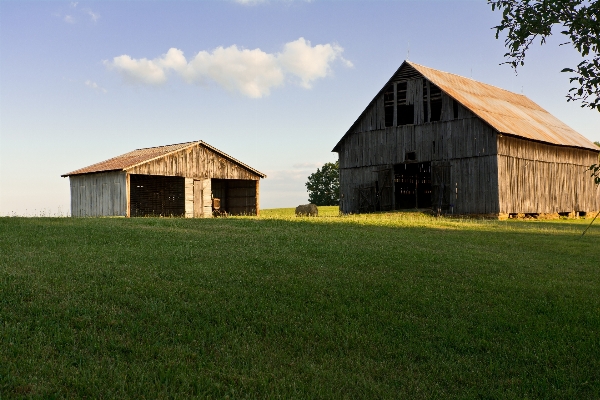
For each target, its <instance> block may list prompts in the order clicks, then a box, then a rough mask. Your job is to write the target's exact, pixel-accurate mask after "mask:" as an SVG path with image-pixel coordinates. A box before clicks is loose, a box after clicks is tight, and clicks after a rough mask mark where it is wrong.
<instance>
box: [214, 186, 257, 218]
mask: <svg viewBox="0 0 600 400" xmlns="http://www.w3.org/2000/svg"><path fill="white" fill-rule="evenodd" d="M211 190H212V198H213V200H214V199H219V203H220V204H219V207H220V210H221V212H226V213H227V214H228V215H256V181H253V180H245V179H211Z"/></svg>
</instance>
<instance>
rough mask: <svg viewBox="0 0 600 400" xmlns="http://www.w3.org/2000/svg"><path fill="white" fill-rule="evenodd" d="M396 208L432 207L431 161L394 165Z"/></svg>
mask: <svg viewBox="0 0 600 400" xmlns="http://www.w3.org/2000/svg"><path fill="white" fill-rule="evenodd" d="M394 193H395V204H396V210H401V209H407V208H430V207H431V163H430V162H422V163H404V164H396V165H394Z"/></svg>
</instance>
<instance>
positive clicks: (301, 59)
mask: <svg viewBox="0 0 600 400" xmlns="http://www.w3.org/2000/svg"><path fill="white" fill-rule="evenodd" d="M343 51H344V49H343V48H342V47H340V46H339V45H337V44H319V45H315V46H311V44H310V42H309V41H308V40H305V39H304V38H299V39H298V40H295V41H293V42H289V43H286V44H285V45H284V48H283V52H281V53H274V54H270V53H266V52H264V51H262V50H261V49H253V50H248V49H240V48H238V47H237V46H236V45H233V46H229V47H225V48H224V47H217V48H216V49H214V50H213V51H212V52H208V51H201V52H199V53H198V54H196V55H195V56H194V57H193V58H191V59H190V60H189V61H188V60H187V59H186V57H185V56H184V55H183V51H181V50H179V49H176V48H171V49H169V51H167V53H166V54H163V55H162V56H161V57H158V58H155V59H153V60H148V59H146V58H141V59H134V58H131V57H130V56H128V55H121V56H118V57H115V58H113V60H112V61H105V64H106V65H107V66H108V67H109V68H111V69H114V70H116V71H117V72H119V73H120V74H121V75H122V76H123V78H124V79H125V80H127V81H128V82H131V83H142V84H150V85H159V84H163V83H165V82H166V81H167V78H168V74H169V73H170V72H172V71H173V72H175V73H177V74H178V75H179V76H181V78H182V79H183V80H184V81H185V82H187V83H197V84H206V83H207V82H209V81H212V82H215V83H217V84H218V85H219V86H221V87H223V88H225V89H227V90H229V91H238V92H240V93H242V94H244V95H246V96H248V97H252V98H260V97H263V96H268V95H269V94H270V92H271V89H272V88H275V87H278V86H281V85H283V84H284V83H285V77H286V75H287V76H292V77H295V78H294V79H299V83H300V85H301V86H302V87H304V88H307V89H309V88H311V87H312V84H313V82H314V81H315V80H317V79H321V78H324V77H326V76H328V75H330V74H331V71H332V64H333V62H334V61H336V60H338V59H339V60H341V61H342V62H343V63H344V65H346V66H347V67H351V66H352V63H350V62H349V61H347V60H344V58H343V57H342V52H343Z"/></svg>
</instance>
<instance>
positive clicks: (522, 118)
mask: <svg viewBox="0 0 600 400" xmlns="http://www.w3.org/2000/svg"><path fill="white" fill-rule="evenodd" d="M407 66H408V67H409V68H413V69H414V70H416V71H417V72H418V73H420V74H421V75H423V76H424V77H425V78H426V79H428V80H429V81H430V82H432V83H433V84H435V85H436V86H438V87H439V88H440V89H441V90H442V91H444V92H445V93H446V94H448V95H449V96H450V97H452V98H454V99H455V100H456V101H458V102H459V103H460V104H462V105H463V106H464V107H465V108H467V109H468V110H469V111H471V112H472V113H473V114H475V115H477V116H478V117H479V118H481V119H482V120H483V121H485V122H486V123H488V124H489V125H490V126H491V127H493V128H494V129H496V130H497V131H498V132H499V133H504V134H508V135H514V136H519V137H522V138H525V139H530V140H535V141H540V142H545V143H550V144H555V145H560V146H570V147H580V148H585V149H590V150H595V151H600V149H599V148H598V147H597V146H596V145H595V144H594V143H592V142H591V141H590V140H588V139H587V138H585V137H584V136H582V135H581V134H580V133H578V132H576V131H575V130H573V129H572V128H571V127H569V126H568V125H566V124H565V123H563V122H562V121H560V120H559V119H558V118H556V117H555V116H553V115H552V114H550V113H549V112H548V111H546V110H544V109H543V108H542V107H540V106H539V105H537V104H536V103H534V102H533V101H532V100H530V99H529V98H527V97H526V96H524V95H521V94H516V93H512V92H509V91H508V90H504V89H500V88H498V87H496V86H492V85H488V84H485V83H481V82H478V81H475V80H473V79H469V78H465V77H462V76H459V75H455V74H451V73H448V72H442V71H438V70H436V69H433V68H429V67H425V66H423V65H419V64H415V63H412V62H409V61H405V62H404V63H403V64H402V65H401V66H400V68H399V69H398V71H397V72H396V74H394V76H393V77H392V79H391V80H390V82H391V81H393V80H395V79H394V78H395V77H396V76H397V75H400V74H401V72H402V71H401V70H403V69H405V68H406V67H407ZM388 84H389V82H388ZM388 84H386V86H387V85H388ZM384 89H385V86H384ZM380 93H381V92H380ZM378 96H379V94H378ZM376 97H377V96H376ZM359 119H360V118H359ZM350 129H352V128H350ZM349 132H350V131H348V133H349ZM348 133H346V134H348ZM340 142H341V141H340ZM338 145H339V143H338ZM338 145H336V148H337V147H338ZM334 150H335V149H334Z"/></svg>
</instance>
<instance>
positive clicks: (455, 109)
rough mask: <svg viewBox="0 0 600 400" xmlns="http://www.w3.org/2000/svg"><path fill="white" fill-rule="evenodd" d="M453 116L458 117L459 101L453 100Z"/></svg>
mask: <svg viewBox="0 0 600 400" xmlns="http://www.w3.org/2000/svg"><path fill="white" fill-rule="evenodd" d="M452 117H453V118H454V119H458V101H456V100H452Z"/></svg>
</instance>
